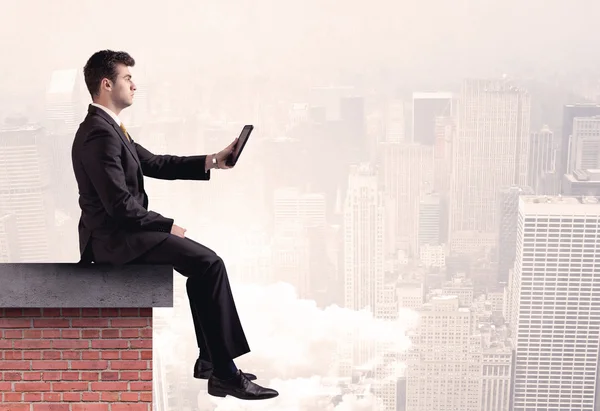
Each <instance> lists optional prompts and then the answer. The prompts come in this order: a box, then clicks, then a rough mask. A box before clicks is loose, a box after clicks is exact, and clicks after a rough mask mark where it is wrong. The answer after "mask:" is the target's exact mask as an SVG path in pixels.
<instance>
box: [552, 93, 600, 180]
mask: <svg viewBox="0 0 600 411" xmlns="http://www.w3.org/2000/svg"><path fill="white" fill-rule="evenodd" d="M598 115H600V104H567V105H565V107H564V109H563V121H562V139H561V145H560V150H561V152H560V164H559V171H560V173H559V175H560V178H562V175H563V174H565V173H567V164H568V159H569V145H570V143H569V142H570V138H571V134H573V119H574V118H575V117H591V116H598Z"/></svg>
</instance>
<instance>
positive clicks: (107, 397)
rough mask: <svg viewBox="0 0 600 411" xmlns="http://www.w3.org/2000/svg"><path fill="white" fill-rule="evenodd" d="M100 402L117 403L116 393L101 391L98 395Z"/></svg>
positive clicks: (117, 394)
mask: <svg viewBox="0 0 600 411" xmlns="http://www.w3.org/2000/svg"><path fill="white" fill-rule="evenodd" d="M100 401H106V402H117V401H119V393H118V392H110V391H102V392H101V393H100Z"/></svg>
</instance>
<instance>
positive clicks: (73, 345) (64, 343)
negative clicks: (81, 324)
mask: <svg viewBox="0 0 600 411" xmlns="http://www.w3.org/2000/svg"><path fill="white" fill-rule="evenodd" d="M89 347H90V342H89V341H87V340H52V348H54V349H55V350H83V349H86V348H89Z"/></svg>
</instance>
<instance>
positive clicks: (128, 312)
mask: <svg viewBox="0 0 600 411" xmlns="http://www.w3.org/2000/svg"><path fill="white" fill-rule="evenodd" d="M119 315H120V316H121V317H139V316H140V309H139V308H120V309H119Z"/></svg>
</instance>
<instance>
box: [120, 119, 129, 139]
mask: <svg viewBox="0 0 600 411" xmlns="http://www.w3.org/2000/svg"><path fill="white" fill-rule="evenodd" d="M121 130H123V134H125V137H127V140H129V142H131V137H129V133H128V132H127V129H126V128H125V125H124V124H123V123H121Z"/></svg>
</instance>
